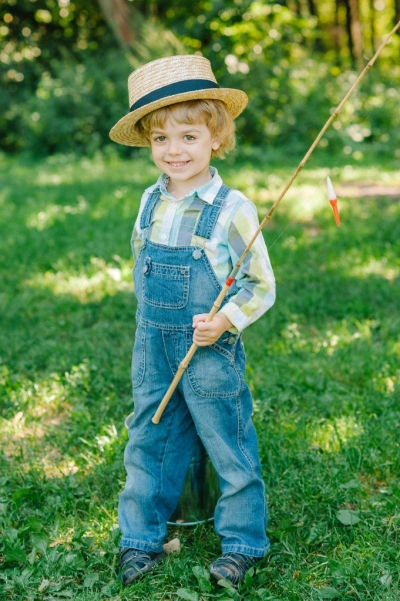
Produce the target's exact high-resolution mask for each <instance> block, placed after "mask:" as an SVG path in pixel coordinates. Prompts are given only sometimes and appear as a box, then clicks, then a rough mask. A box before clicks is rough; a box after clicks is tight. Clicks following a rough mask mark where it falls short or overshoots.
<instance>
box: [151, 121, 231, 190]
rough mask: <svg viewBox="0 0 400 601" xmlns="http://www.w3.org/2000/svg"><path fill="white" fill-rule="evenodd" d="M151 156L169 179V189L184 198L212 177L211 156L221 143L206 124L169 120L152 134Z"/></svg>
mask: <svg viewBox="0 0 400 601" xmlns="http://www.w3.org/2000/svg"><path fill="white" fill-rule="evenodd" d="M150 142H151V150H152V157H153V161H154V163H155V164H156V165H157V167H158V168H159V169H160V170H161V171H163V172H164V173H166V174H167V175H168V176H169V178H170V181H169V184H168V191H169V192H170V193H171V194H173V195H174V196H175V197H176V198H178V199H179V198H182V197H183V196H185V195H186V194H188V193H189V192H191V191H192V190H194V189H195V188H198V187H199V186H202V185H203V184H205V183H206V182H208V181H209V180H210V179H211V175H210V170H209V166H210V159H211V153H212V151H213V150H217V149H218V148H219V146H220V143H219V142H218V140H217V139H216V138H213V136H212V135H211V132H210V130H209V129H208V127H207V126H206V125H205V124H204V123H177V122H176V121H174V120H172V119H167V121H166V122H165V124H164V125H163V127H159V128H156V129H154V130H152V132H151V135H150Z"/></svg>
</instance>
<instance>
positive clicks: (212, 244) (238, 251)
mask: <svg viewBox="0 0 400 601" xmlns="http://www.w3.org/2000/svg"><path fill="white" fill-rule="evenodd" d="M210 173H211V175H212V179H211V180H210V181H209V182H207V183H206V184H204V185H203V186H201V187H199V188H198V189H196V190H193V191H192V192H190V193H189V194H187V195H186V196H185V197H184V198H182V199H180V200H177V199H176V198H174V197H173V196H172V195H171V194H169V192H168V191H167V186H168V181H169V180H168V177H167V176H166V175H165V174H162V175H160V177H159V178H158V180H157V182H156V183H155V184H154V185H153V186H151V187H150V188H147V190H145V192H144V194H143V196H142V200H141V203H140V209H139V215H138V218H137V220H136V223H135V227H134V230H133V234H132V251H133V258H134V260H135V261H136V258H137V256H138V254H139V252H140V244H141V239H142V231H141V229H140V215H141V212H142V210H143V208H144V206H145V204H146V202H147V199H148V197H149V195H150V194H151V193H152V192H153V191H154V190H155V189H156V188H157V187H158V186H160V192H161V195H160V201H159V202H158V204H157V205H156V207H155V209H154V212H153V216H152V223H151V225H150V227H149V231H148V234H147V235H148V238H149V239H150V240H151V241H152V242H156V243H159V244H164V245H169V246H200V247H201V248H203V249H204V251H205V253H206V255H207V257H208V259H209V261H210V263H211V265H212V267H213V269H214V271H215V273H216V276H217V278H218V281H219V282H220V284H221V286H223V285H224V284H225V281H226V278H227V277H228V276H229V274H230V272H231V270H232V267H233V265H235V263H236V262H237V261H238V259H239V257H240V256H241V255H242V253H243V251H244V249H245V248H246V246H247V244H248V243H249V242H250V240H251V238H252V236H253V234H254V232H255V231H256V230H257V228H258V226H259V221H258V217H257V209H256V207H255V205H254V204H253V203H252V202H251V201H250V200H248V199H247V198H246V197H245V196H244V195H243V194H242V193H241V192H239V191H238V190H231V191H230V193H229V194H228V197H227V200H226V203H225V205H224V207H223V209H222V211H221V213H220V215H219V217H218V221H217V225H216V226H215V228H214V231H213V233H212V236H211V238H210V239H209V240H207V239H205V238H201V237H199V236H196V235H194V231H195V229H196V224H197V221H198V218H199V216H200V213H201V211H202V208H203V206H204V203H209V204H212V203H213V201H214V199H215V197H216V196H217V192H218V190H219V189H220V187H221V185H222V179H221V177H220V176H219V175H218V171H217V170H216V169H215V168H214V167H210ZM236 283H237V286H238V288H239V290H238V292H237V294H235V295H234V296H232V298H231V299H230V300H229V302H228V303H226V305H224V307H223V308H222V309H221V311H220V312H221V313H223V314H224V315H226V317H227V318H228V319H229V320H230V321H231V322H232V324H233V325H234V326H235V328H236V329H237V330H238V331H239V332H241V331H242V330H244V328H246V327H247V326H248V325H250V324H251V323H253V322H254V321H256V319H258V318H259V317H260V316H261V315H262V314H263V313H265V311H267V310H268V309H269V308H270V307H271V306H272V305H273V304H274V301H275V278H274V274H273V271H272V267H271V263H270V260H269V256H268V251H267V247H266V246H265V242H264V238H263V237H262V235H261V234H260V235H259V236H258V237H257V239H256V241H255V242H254V244H253V246H252V247H251V250H250V251H249V253H248V255H247V257H246V259H245V260H244V262H243V264H242V266H241V268H240V270H239V273H238V274H237V276H236ZM210 309H211V307H210Z"/></svg>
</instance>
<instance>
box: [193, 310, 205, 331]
mask: <svg viewBox="0 0 400 601" xmlns="http://www.w3.org/2000/svg"><path fill="white" fill-rule="evenodd" d="M206 319H207V313H199V314H198V315H193V324H192V325H193V327H194V328H195V327H196V326H197V324H198V323H201V322H203V321H205V320H206Z"/></svg>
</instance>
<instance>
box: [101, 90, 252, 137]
mask: <svg viewBox="0 0 400 601" xmlns="http://www.w3.org/2000/svg"><path fill="white" fill-rule="evenodd" d="M202 99H209V100H221V101H222V102H224V104H225V105H226V108H227V110H228V112H229V114H230V115H231V117H232V119H236V117H238V115H240V113H241V112H242V111H243V110H244V109H245V107H246V105H247V102H248V97H247V95H246V94H245V93H244V92H242V91H241V90H235V89H234V88H212V89H206V90H196V91H194V92H184V93H181V94H176V95H174V96H166V97H165V98H162V99H161V100H157V101H155V102H150V103H149V104H146V106H144V107H142V108H140V109H137V110H136V111H133V112H132V113H129V114H128V115H125V117H122V119H120V120H119V121H118V123H116V124H115V125H114V127H113V128H112V129H111V131H110V138H111V140H113V141H114V142H117V143H118V144H124V145H125V146H149V142H148V141H147V139H146V138H145V137H144V136H142V135H140V134H139V133H138V132H137V131H136V129H135V125H136V123H137V122H138V121H139V119H141V118H142V117H144V116H145V115H148V114H149V113H151V112H152V111H155V110H156V109H159V108H162V107H164V106H168V105H170V104H177V103H178V102H184V101H185V100H202Z"/></svg>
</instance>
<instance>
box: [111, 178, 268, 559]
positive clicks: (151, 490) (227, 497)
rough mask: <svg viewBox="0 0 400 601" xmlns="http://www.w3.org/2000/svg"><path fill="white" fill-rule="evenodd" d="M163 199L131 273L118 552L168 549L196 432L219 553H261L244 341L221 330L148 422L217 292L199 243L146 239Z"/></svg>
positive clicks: (207, 219)
mask: <svg viewBox="0 0 400 601" xmlns="http://www.w3.org/2000/svg"><path fill="white" fill-rule="evenodd" d="M228 193H229V188H228V187H227V186H224V185H223V186H222V187H221V188H220V190H219V192H218V195H217V197H216V198H215V200H214V202H213V203H212V204H211V205H209V204H207V203H204V208H203V209H202V211H201V214H200V217H199V219H198V221H197V226H196V230H195V232H194V234H195V235H196V236H201V237H203V238H210V236H211V234H212V232H213V229H214V227H215V225H216V223H217V219H218V216H219V213H220V211H221V208H222V206H223V204H224V203H225V199H226V196H227V194H228ZM159 198H160V192H159V189H157V190H156V191H155V192H153V194H151V195H150V197H149V199H148V201H147V203H146V205H145V207H144V210H143V212H142V215H141V222H140V224H141V228H142V230H143V241H142V248H141V251H140V254H139V257H138V259H137V262H136V265H135V268H134V282H135V294H136V297H137V301H138V311H137V330H136V338H135V344H134V349H133V360H132V381H133V389H134V404H135V411H134V417H133V420H132V423H131V425H130V427H129V442H128V444H127V447H126V449H125V467H126V470H127V481H126V486H125V489H124V491H123V492H122V494H121V496H120V501H119V525H120V528H121V532H122V539H121V546H124V547H131V548H136V549H141V550H144V551H155V552H160V551H161V550H162V544H163V542H164V539H165V537H166V535H167V526H166V522H167V520H169V518H170V517H171V515H172V513H173V512H174V510H175V508H176V506H177V504H178V501H179V497H180V494H181V491H182V488H183V484H184V480H185V476H186V473H187V470H188V467H189V464H190V461H191V457H192V449H193V446H194V444H195V442H196V440H197V436H199V437H200V439H201V440H202V442H203V444H204V446H205V448H206V450H207V453H208V455H209V457H210V459H211V461H212V463H213V465H214V467H215V469H216V471H217V473H218V476H219V483H220V488H221V497H220V499H219V501H218V504H217V507H216V510H215V516H214V517H215V522H214V523H215V529H216V531H217V533H218V535H219V537H220V538H221V541H222V551H223V553H227V552H230V551H234V552H237V553H243V554H245V555H251V556H254V557H263V556H264V555H265V554H266V552H267V550H268V547H269V541H268V539H267V537H266V533H265V529H266V518H267V511H266V505H265V493H264V484H263V481H262V479H261V468H260V462H259V458H258V450H257V438H256V433H255V429H254V426H253V423H252V420H251V414H252V400H251V395H250V391H249V388H248V386H247V384H246V383H245V381H244V373H245V355H244V349H243V344H242V340H241V336H235V335H232V334H230V333H229V332H225V333H224V334H223V335H222V336H221V338H220V339H219V340H218V341H217V342H216V343H215V344H213V345H211V346H207V347H200V348H198V349H197V351H196V353H195V355H194V357H193V358H192V360H191V361H190V363H189V366H188V367H187V369H186V371H185V373H184V375H183V377H182V379H181V381H180V383H179V385H178V387H177V389H176V390H175V392H174V394H173V396H172V398H171V400H170V402H169V404H168V406H167V408H166V410H165V412H164V414H163V417H162V419H161V422H160V423H159V424H158V425H155V424H153V423H152V421H151V418H152V416H153V415H154V412H155V411H156V409H157V407H158V405H159V403H160V401H161V399H162V398H163V396H164V394H165V392H166V390H167V388H168V386H169V385H170V383H171V381H172V378H173V376H174V374H175V373H176V371H177V369H178V366H179V363H180V362H181V360H182V359H183V358H184V356H185V355H186V353H187V351H188V350H189V348H190V346H191V345H192V343H193V328H192V317H193V315H195V314H198V313H208V312H209V311H210V309H211V307H212V304H213V302H214V301H215V299H216V297H217V295H218V293H219V292H220V290H221V286H220V284H219V282H218V280H217V278H216V275H215V272H214V270H213V268H212V266H211V264H210V262H209V260H208V258H207V256H206V254H205V252H204V250H203V249H202V248H201V247H200V246H177V247H173V246H164V245H162V244H158V243H157V244H156V243H154V242H151V241H150V240H149V239H148V238H147V237H146V231H147V228H148V227H149V226H150V224H151V220H152V213H153V210H154V208H155V206H156V204H157V202H158V201H159ZM234 291H235V290H234V289H233V291H232V293H234Z"/></svg>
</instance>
